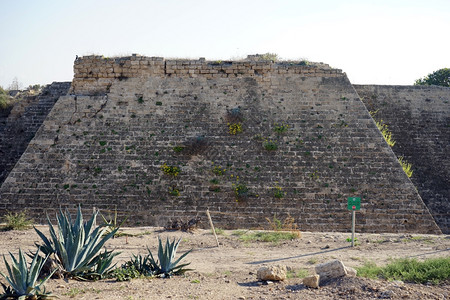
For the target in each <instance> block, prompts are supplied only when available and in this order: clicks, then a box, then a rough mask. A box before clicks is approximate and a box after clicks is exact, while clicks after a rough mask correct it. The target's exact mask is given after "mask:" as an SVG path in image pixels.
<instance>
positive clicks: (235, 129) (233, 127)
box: [228, 123, 242, 135]
mask: <svg viewBox="0 0 450 300" xmlns="http://www.w3.org/2000/svg"><path fill="white" fill-rule="evenodd" d="M228 132H229V133H230V134H231V135H237V134H238V133H241V132H242V124H241V123H228Z"/></svg>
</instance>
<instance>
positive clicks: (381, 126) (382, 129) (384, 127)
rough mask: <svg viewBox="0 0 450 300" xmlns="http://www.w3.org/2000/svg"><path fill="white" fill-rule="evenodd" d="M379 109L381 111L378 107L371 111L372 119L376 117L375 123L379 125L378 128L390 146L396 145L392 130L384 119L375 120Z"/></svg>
mask: <svg viewBox="0 0 450 300" xmlns="http://www.w3.org/2000/svg"><path fill="white" fill-rule="evenodd" d="M378 111H379V110H378V109H377V110H375V111H369V114H370V116H371V117H372V119H374V121H375V124H376V125H377V128H378V130H379V131H380V132H381V134H382V135H383V137H384V140H385V141H386V143H387V144H388V145H389V146H391V147H394V145H395V140H394V139H393V137H392V132H391V131H390V130H389V128H388V126H387V125H386V124H384V122H383V120H379V121H377V120H375V115H376V114H377V113H378Z"/></svg>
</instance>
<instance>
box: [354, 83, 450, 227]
mask: <svg viewBox="0 0 450 300" xmlns="http://www.w3.org/2000/svg"><path fill="white" fill-rule="evenodd" d="M354 87H355V89H356V91H357V92H358V94H359V95H360V96H361V99H362V101H363V102H364V104H365V105H366V106H367V108H368V109H369V110H371V111H378V112H377V113H376V115H375V117H374V118H375V119H376V120H383V121H384V123H385V124H387V125H388V126H389V129H390V130H391V131H392V136H393V138H394V140H395V141H396V143H395V145H394V147H392V150H393V151H394V152H395V154H396V155H397V157H400V156H403V157H404V158H405V159H406V160H407V161H408V162H410V163H411V164H412V166H413V171H414V172H413V176H412V177H411V181H412V182H413V183H414V185H415V186H416V187H417V190H418V191H419V194H420V196H421V197H422V199H423V201H424V202H425V204H426V205H427V207H428V208H429V210H430V212H431V214H432V215H433V216H434V218H435V220H436V222H437V224H438V225H439V227H440V228H441V230H442V232H444V233H447V234H449V233H450V160H449V153H450V88H446V87H439V86H386V85H382V86H373V85H372V86H368V85H354Z"/></svg>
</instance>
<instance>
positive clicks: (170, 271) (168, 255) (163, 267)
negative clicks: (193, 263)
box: [147, 237, 192, 277]
mask: <svg viewBox="0 0 450 300" xmlns="http://www.w3.org/2000/svg"><path fill="white" fill-rule="evenodd" d="M180 241H181V238H180V239H179V240H178V241H177V242H175V239H174V240H173V242H170V241H169V238H167V240H166V245H165V246H164V248H163V246H162V242H161V239H160V238H159V237H158V242H159V246H158V261H155V259H154V258H153V255H152V252H151V251H150V249H148V247H147V250H148V255H149V256H150V258H149V259H150V266H151V269H152V270H154V274H155V275H161V276H162V277H166V276H169V277H170V276H172V275H179V274H183V273H184V272H186V271H188V269H183V267H185V266H187V265H189V264H190V263H187V264H181V265H178V263H179V262H180V261H181V260H182V259H183V258H184V257H185V256H186V255H188V254H189V253H190V252H191V251H192V249H191V250H189V251H187V252H186V253H184V254H183V255H181V256H180V258H178V259H177V260H175V255H176V252H177V249H178V245H179V244H180Z"/></svg>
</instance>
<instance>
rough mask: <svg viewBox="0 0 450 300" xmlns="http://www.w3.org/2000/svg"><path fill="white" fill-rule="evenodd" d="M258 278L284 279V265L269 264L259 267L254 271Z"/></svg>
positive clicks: (265, 279) (264, 279)
mask: <svg viewBox="0 0 450 300" xmlns="http://www.w3.org/2000/svg"><path fill="white" fill-rule="evenodd" d="M256 276H257V278H258V280H263V281H267V280H274V281H279V280H285V279H286V266H271V267H261V268H259V270H258V272H257V273H256Z"/></svg>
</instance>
